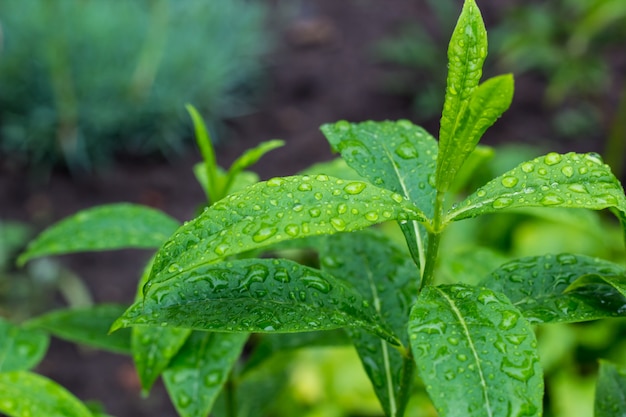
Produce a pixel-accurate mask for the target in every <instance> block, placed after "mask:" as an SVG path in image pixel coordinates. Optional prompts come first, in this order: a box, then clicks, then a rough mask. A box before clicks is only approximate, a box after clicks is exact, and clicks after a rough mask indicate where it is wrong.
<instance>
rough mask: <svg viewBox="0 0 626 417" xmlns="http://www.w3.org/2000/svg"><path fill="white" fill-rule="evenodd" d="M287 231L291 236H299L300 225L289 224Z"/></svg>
mask: <svg viewBox="0 0 626 417" xmlns="http://www.w3.org/2000/svg"><path fill="white" fill-rule="evenodd" d="M285 233H287V234H288V235H289V236H291V237H295V236H298V234H299V233H300V227H299V226H298V225H297V224H288V225H287V226H285Z"/></svg>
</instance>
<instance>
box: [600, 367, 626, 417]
mask: <svg viewBox="0 0 626 417" xmlns="http://www.w3.org/2000/svg"><path fill="white" fill-rule="evenodd" d="M594 416H595V417H618V416H626V369H624V368H623V367H618V366H617V365H614V364H612V363H610V362H607V361H602V360H601V361H600V372H599V376H598V385H597V387H596V401H595V407H594Z"/></svg>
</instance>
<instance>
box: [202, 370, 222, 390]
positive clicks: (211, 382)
mask: <svg viewBox="0 0 626 417" xmlns="http://www.w3.org/2000/svg"><path fill="white" fill-rule="evenodd" d="M220 382H222V375H221V373H220V372H219V371H212V372H209V373H208V374H207V376H206V377H205V378H204V385H206V386H207V387H215V386H217V385H219V384H220Z"/></svg>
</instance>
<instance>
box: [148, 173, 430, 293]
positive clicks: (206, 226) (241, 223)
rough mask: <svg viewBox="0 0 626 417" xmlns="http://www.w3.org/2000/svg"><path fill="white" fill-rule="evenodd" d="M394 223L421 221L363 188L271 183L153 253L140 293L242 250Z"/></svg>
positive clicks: (318, 180)
mask: <svg viewBox="0 0 626 417" xmlns="http://www.w3.org/2000/svg"><path fill="white" fill-rule="evenodd" d="M398 219H402V220H412V219H419V220H423V219H424V217H423V214H422V213H421V212H420V211H419V210H418V209H417V208H416V207H415V206H413V205H412V204H411V203H409V202H408V201H406V200H405V199H404V198H403V197H402V196H401V195H399V194H397V193H392V192H391V191H388V190H384V189H381V188H378V187H375V186H373V185H371V184H368V183H365V182H361V181H345V180H341V179H337V178H332V177H328V176H326V175H317V176H315V177H310V176H295V177H285V178H274V179H271V180H269V181H266V182H261V183H258V184H255V185H253V186H251V187H248V188H246V189H245V190H243V191H241V192H238V193H234V194H231V195H229V196H228V197H226V198H224V199H223V200H220V201H218V202H217V203H215V204H213V205H212V206H211V207H209V208H207V209H206V210H205V211H204V212H203V213H202V214H201V215H200V216H199V217H197V218H196V219H194V220H192V221H190V222H188V223H187V224H186V225H184V226H183V227H181V228H180V229H179V230H178V231H177V232H176V233H175V234H174V236H173V237H172V238H171V239H170V240H169V241H168V242H167V243H165V245H164V246H163V247H162V248H161V249H160V250H159V252H158V253H157V255H156V258H155V262H154V267H153V270H152V276H151V278H150V280H149V282H148V283H147V285H146V288H145V289H147V288H148V287H149V286H150V285H153V284H156V283H159V282H163V281H167V280H169V279H172V278H174V277H176V276H178V275H179V274H189V273H191V271H192V270H193V269H194V268H197V267H199V266H202V265H207V264H209V263H211V262H215V261H216V260H218V259H221V258H224V257H227V256H231V255H236V254H239V253H242V252H245V251H248V250H252V249H259V248H264V247H267V246H269V245H272V244H275V243H278V242H282V241H285V240H290V239H296V238H302V237H306V236H315V235H323V234H333V233H337V232H349V231H352V230H358V229H362V228H365V227H368V226H371V225H373V224H376V223H380V222H383V221H387V220H398ZM145 289H144V291H145Z"/></svg>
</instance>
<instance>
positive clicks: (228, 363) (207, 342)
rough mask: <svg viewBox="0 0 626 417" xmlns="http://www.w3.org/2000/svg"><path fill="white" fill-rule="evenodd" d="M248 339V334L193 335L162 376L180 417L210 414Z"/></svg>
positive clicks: (199, 333) (198, 333)
mask: <svg viewBox="0 0 626 417" xmlns="http://www.w3.org/2000/svg"><path fill="white" fill-rule="evenodd" d="M246 340H248V335H247V334H245V333H209V332H194V333H192V334H191V336H190V337H189V338H188V339H187V342H186V343H185V345H184V346H183V347H182V349H181V350H180V351H179V352H178V354H177V355H176V357H174V359H173V360H172V362H171V364H170V366H169V367H168V369H167V370H166V371H165V372H164V373H163V381H164V382H165V386H166V388H167V391H168V393H169V395H170V398H171V399H172V403H173V404H174V406H175V407H176V410H177V411H178V414H179V415H180V416H181V417H204V416H207V415H208V414H209V412H210V411H211V408H212V407H213V403H214V402H215V400H216V398H217V396H218V394H219V393H220V391H221V389H222V386H223V385H224V383H225V382H226V380H227V379H228V377H229V373H230V371H231V369H232V367H233V365H234V364H235V362H236V361H237V359H238V358H239V355H240V354H241V351H242V349H243V346H244V345H245V343H246Z"/></svg>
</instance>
